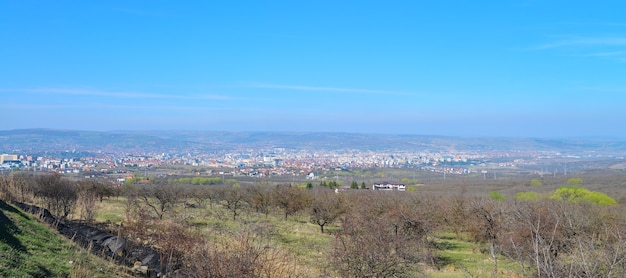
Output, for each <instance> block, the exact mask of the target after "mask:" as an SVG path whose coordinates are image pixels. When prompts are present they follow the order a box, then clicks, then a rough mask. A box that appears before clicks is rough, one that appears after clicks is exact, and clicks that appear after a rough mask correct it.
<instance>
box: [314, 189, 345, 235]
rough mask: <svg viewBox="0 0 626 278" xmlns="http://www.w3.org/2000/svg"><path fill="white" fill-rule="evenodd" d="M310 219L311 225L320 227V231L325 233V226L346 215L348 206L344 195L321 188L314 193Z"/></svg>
mask: <svg viewBox="0 0 626 278" xmlns="http://www.w3.org/2000/svg"><path fill="white" fill-rule="evenodd" d="M312 195H313V197H312V201H311V208H310V210H309V211H310V213H309V219H310V221H311V223H313V224H317V225H319V226H320V231H321V232H322V234H323V233H324V226H325V225H326V224H330V223H332V222H333V221H335V219H337V218H338V217H339V216H341V215H342V214H344V213H345V212H346V210H347V208H348V204H347V202H346V199H345V197H344V196H343V195H340V194H337V193H335V192H334V191H332V190H330V189H326V188H320V189H319V190H316V191H315V192H313V194H312Z"/></svg>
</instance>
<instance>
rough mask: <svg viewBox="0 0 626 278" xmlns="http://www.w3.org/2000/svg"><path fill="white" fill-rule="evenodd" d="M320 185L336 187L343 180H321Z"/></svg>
mask: <svg viewBox="0 0 626 278" xmlns="http://www.w3.org/2000/svg"><path fill="white" fill-rule="evenodd" d="M320 186H323V187H328V188H335V187H339V186H341V182H338V181H333V180H329V181H322V182H320Z"/></svg>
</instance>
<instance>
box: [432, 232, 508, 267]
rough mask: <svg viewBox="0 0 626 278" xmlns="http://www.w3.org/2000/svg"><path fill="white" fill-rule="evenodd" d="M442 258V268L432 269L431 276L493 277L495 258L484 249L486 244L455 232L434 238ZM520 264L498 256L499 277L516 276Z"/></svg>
mask: <svg viewBox="0 0 626 278" xmlns="http://www.w3.org/2000/svg"><path fill="white" fill-rule="evenodd" d="M434 242H435V246H436V248H437V250H438V254H439V259H440V260H441V262H440V265H441V269H440V270H438V271H432V272H431V273H430V277H435V278H444V277H445V278H448V277H493V276H492V274H493V268H494V264H493V259H492V258H491V257H490V256H489V254H487V253H486V252H484V251H482V250H484V248H485V246H482V245H480V244H478V243H474V242H471V241H470V240H468V239H466V238H463V237H461V239H457V238H456V237H455V235H454V234H442V235H441V236H440V237H438V238H436V239H434ZM518 270H519V266H518V265H517V264H516V263H515V262H513V261H511V260H508V259H506V258H504V257H502V256H498V277H515V276H516V273H518Z"/></svg>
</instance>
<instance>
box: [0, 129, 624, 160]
mask: <svg viewBox="0 0 626 278" xmlns="http://www.w3.org/2000/svg"><path fill="white" fill-rule="evenodd" d="M251 148H256V149H259V148H264V149H266V148H286V149H301V150H373V151H384V150H389V151H397V150H407V151H424V150H428V151H446V150H448V151H449V150H456V151H478V152H487V151H559V152H565V153H570V152H571V153H580V152H598V153H626V141H620V140H597V139H596V140H594V139H584V140H583V139H576V140H574V139H543V138H504V137H502V138H493V137H490V138H476V137H444V136H429V135H389V134H361V133H325V132H223V131H110V132H109V131H107V132H102V131H78V130H54V129H20V130H3V131H0V151H1V152H11V153H13V152H21V153H33V152H48V153H49V152H65V153H73V154H77V155H90V154H94V153H96V152H98V153H101V152H105V153H106V152H127V153H147V152H173V153H185V152H193V153H196V152H215V151H224V150H237V149H251Z"/></svg>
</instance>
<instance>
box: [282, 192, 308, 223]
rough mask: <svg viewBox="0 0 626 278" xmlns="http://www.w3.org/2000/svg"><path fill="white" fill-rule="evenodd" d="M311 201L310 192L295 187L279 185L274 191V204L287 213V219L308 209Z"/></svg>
mask: <svg viewBox="0 0 626 278" xmlns="http://www.w3.org/2000/svg"><path fill="white" fill-rule="evenodd" d="M310 201H311V197H310V195H309V192H308V191H306V190H302V189H299V188H298V187H295V186H291V185H279V186H277V187H276V189H275V190H274V203H275V204H276V206H278V207H279V208H280V209H281V210H282V211H283V212H284V213H285V219H287V217H288V216H289V215H293V214H295V213H296V212H299V211H302V210H304V209H305V208H307V207H308V206H309V205H310Z"/></svg>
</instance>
